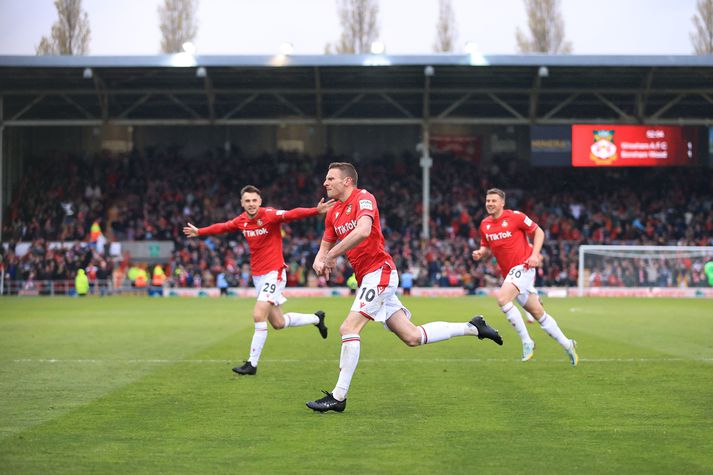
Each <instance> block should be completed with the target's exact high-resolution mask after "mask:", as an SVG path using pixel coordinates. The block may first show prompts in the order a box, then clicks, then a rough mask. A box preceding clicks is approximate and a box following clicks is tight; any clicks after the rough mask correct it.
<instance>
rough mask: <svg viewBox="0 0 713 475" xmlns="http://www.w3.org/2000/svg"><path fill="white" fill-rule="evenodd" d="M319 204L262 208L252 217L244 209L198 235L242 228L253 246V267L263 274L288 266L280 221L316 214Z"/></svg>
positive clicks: (251, 257) (203, 229) (251, 249)
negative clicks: (283, 248)
mask: <svg viewBox="0 0 713 475" xmlns="http://www.w3.org/2000/svg"><path fill="white" fill-rule="evenodd" d="M317 213H318V211H317V208H295V209H291V210H289V211H285V210H276V209H275V208H259V209H258V212H257V213H256V214H255V216H254V217H253V218H252V219H251V218H250V217H249V216H248V213H246V212H243V213H242V214H241V215H240V216H238V217H237V218H235V219H233V220H231V221H226V222H225V223H217V224H213V225H211V226H207V227H205V228H200V229H198V235H199V236H208V235H211V234H222V233H228V232H237V231H240V232H241V233H243V236H245V239H247V241H248V247H250V270H251V271H252V273H253V275H263V274H267V273H268V272H272V271H274V270H280V269H282V268H284V267H285V258H284V257H283V255H282V228H281V224H282V223H285V222H287V221H294V220H295V219H301V218H307V217H309V216H315V215H316V214H317Z"/></svg>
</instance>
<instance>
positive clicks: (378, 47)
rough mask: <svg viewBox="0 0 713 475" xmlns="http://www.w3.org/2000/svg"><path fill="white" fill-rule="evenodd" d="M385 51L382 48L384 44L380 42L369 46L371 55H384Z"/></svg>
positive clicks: (384, 48)
mask: <svg viewBox="0 0 713 475" xmlns="http://www.w3.org/2000/svg"><path fill="white" fill-rule="evenodd" d="M385 50H386V47H385V46H384V43H382V42H381V41H374V42H373V43H372V44H371V53H372V54H384V51H385Z"/></svg>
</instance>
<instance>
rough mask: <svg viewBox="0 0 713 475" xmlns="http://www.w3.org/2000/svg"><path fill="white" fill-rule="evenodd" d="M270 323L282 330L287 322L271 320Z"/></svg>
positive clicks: (276, 328)
mask: <svg viewBox="0 0 713 475" xmlns="http://www.w3.org/2000/svg"><path fill="white" fill-rule="evenodd" d="M270 325H272V328H274V329H275V330H282V329H283V328H285V322H284V321H281V322H270Z"/></svg>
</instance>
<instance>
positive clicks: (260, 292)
mask: <svg viewBox="0 0 713 475" xmlns="http://www.w3.org/2000/svg"><path fill="white" fill-rule="evenodd" d="M278 276H279V277H281V278H280V279H278ZM253 285H255V290H257V301H258V302H270V303H271V304H272V305H282V304H283V303H285V302H287V298H285V296H284V295H282V292H283V291H284V290H285V286H286V285H287V273H286V272H285V269H280V270H279V271H276V270H274V271H272V272H268V273H267V274H263V275H254V276H253Z"/></svg>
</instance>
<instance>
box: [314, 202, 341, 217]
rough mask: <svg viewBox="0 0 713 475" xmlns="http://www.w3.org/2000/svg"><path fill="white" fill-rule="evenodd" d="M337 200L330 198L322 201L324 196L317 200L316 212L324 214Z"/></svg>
mask: <svg viewBox="0 0 713 475" xmlns="http://www.w3.org/2000/svg"><path fill="white" fill-rule="evenodd" d="M336 202H337V200H335V199H331V200H329V201H324V198H322V199H321V200H319V203H317V206H316V208H317V213H318V214H325V213H326V212H327V211H329V208H331V207H332V206H334V204H335V203H336Z"/></svg>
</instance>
